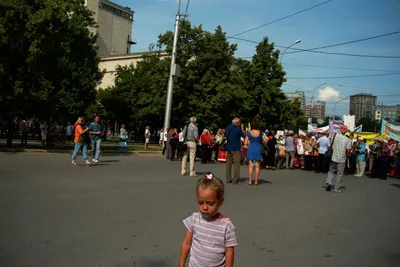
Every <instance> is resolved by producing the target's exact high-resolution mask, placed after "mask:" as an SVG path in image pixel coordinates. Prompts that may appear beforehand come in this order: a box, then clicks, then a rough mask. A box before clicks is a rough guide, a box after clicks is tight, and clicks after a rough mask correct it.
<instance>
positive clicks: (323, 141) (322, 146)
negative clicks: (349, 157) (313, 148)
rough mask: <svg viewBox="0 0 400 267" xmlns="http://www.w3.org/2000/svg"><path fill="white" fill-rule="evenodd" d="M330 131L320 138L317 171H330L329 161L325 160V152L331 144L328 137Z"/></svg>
mask: <svg viewBox="0 0 400 267" xmlns="http://www.w3.org/2000/svg"><path fill="white" fill-rule="evenodd" d="M328 134H329V133H326V134H322V136H321V137H320V138H319V139H318V141H317V144H318V159H317V166H316V168H315V172H317V173H318V172H323V173H327V172H328V166H327V162H326V161H325V153H326V151H328V148H329V147H330V146H331V142H330V141H329V138H328V137H327V135H328Z"/></svg>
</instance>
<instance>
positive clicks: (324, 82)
mask: <svg viewBox="0 0 400 267" xmlns="http://www.w3.org/2000/svg"><path fill="white" fill-rule="evenodd" d="M324 84H326V81H323V82H322V83H321V84H320V85H318V86H317V87H315V88H314V90H313V93H312V97H311V110H310V117H311V123H312V119H313V113H314V93H315V90H317V89H318V88H319V87H320V86H322V85H324Z"/></svg>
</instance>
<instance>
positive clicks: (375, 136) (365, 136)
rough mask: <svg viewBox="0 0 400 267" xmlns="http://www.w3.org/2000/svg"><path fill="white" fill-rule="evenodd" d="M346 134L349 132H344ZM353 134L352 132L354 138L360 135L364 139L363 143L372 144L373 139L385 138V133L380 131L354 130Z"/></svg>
mask: <svg viewBox="0 0 400 267" xmlns="http://www.w3.org/2000/svg"><path fill="white" fill-rule="evenodd" d="M347 134H349V132H348V133H346V135H347ZM353 134H354V138H358V136H361V137H362V138H363V139H364V140H365V143H366V144H367V145H371V144H373V143H374V140H375V139H379V140H381V141H383V140H385V139H386V134H385V133H383V134H382V133H355V132H354V133H353Z"/></svg>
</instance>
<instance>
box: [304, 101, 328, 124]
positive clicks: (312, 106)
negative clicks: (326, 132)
mask: <svg viewBox="0 0 400 267" xmlns="http://www.w3.org/2000/svg"><path fill="white" fill-rule="evenodd" d="M306 117H307V118H312V119H321V120H324V119H325V101H317V102H315V103H312V102H309V103H307V104H306Z"/></svg>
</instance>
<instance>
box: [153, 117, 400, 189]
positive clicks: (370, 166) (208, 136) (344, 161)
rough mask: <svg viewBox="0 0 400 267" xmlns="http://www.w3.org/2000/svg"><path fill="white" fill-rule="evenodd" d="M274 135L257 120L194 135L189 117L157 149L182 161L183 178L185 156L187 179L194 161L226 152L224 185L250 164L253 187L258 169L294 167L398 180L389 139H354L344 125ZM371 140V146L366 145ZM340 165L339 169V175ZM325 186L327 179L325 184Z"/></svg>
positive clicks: (397, 156)
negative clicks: (333, 130)
mask: <svg viewBox="0 0 400 267" xmlns="http://www.w3.org/2000/svg"><path fill="white" fill-rule="evenodd" d="M278 133H279V134H278ZM278 133H277V131H275V130H265V131H261V127H260V124H259V122H258V121H253V122H252V123H251V126H250V129H245V127H244V125H243V124H242V123H241V121H240V119H238V118H235V119H234V120H233V121H232V124H231V125H228V126H227V127H226V129H218V130H217V131H216V132H215V134H214V132H213V131H209V130H208V129H204V130H203V131H202V133H201V134H199V130H198V127H197V125H196V118H195V117H193V118H191V119H190V122H189V124H188V125H186V126H185V127H184V128H183V129H169V130H168V131H164V130H163V129H162V130H161V131H160V145H161V146H163V154H164V155H165V156H166V158H167V159H169V160H174V159H177V160H181V161H183V162H182V168H181V174H182V175H186V174H187V173H186V168H185V164H186V160H187V159H188V158H189V161H190V171H189V175H191V176H196V172H195V170H194V162H195V159H196V158H200V159H201V164H208V163H216V162H217V161H218V159H219V156H220V154H221V151H223V152H225V153H226V167H227V171H226V181H227V182H232V183H237V182H238V179H239V173H240V165H241V164H248V165H249V173H248V175H249V184H253V183H252V177H253V174H254V177H255V182H254V184H256V185H257V184H258V177H259V172H260V169H261V168H266V169H271V170H280V169H289V170H293V169H296V168H297V169H302V170H304V171H314V172H316V173H324V174H331V176H332V175H333V174H335V175H338V176H340V177H341V176H342V175H354V176H358V177H363V176H367V175H368V176H369V177H371V178H380V179H382V180H384V179H387V177H388V176H392V177H397V178H399V175H400V172H399V171H400V145H399V142H398V141H396V140H393V139H391V138H390V139H387V140H379V139H375V140H365V139H364V138H363V137H362V136H360V135H359V136H358V138H355V137H354V134H353V133H350V132H348V131H347V127H345V126H343V127H342V128H341V130H340V131H339V132H338V133H330V132H324V133H307V134H296V133H294V132H293V131H290V130H287V131H278ZM339 136H341V137H339ZM342 137H343V138H342ZM371 141H373V144H370V142H371ZM367 143H368V144H367ZM336 146H338V148H337V149H335V147H336ZM213 153H214V155H213ZM339 153H340V155H339V156H338V154H339ZM332 163H337V165H335V164H332ZM332 165H333V166H332ZM232 166H233V169H234V170H233V173H232V172H231V167H232ZM342 167H343V171H340V170H341V168H342ZM339 168H340V170H339ZM254 169H255V171H253V170H254ZM332 169H333V170H332ZM330 183H331V181H330V180H329V179H328V181H327V184H330ZM328 189H329V187H328Z"/></svg>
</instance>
